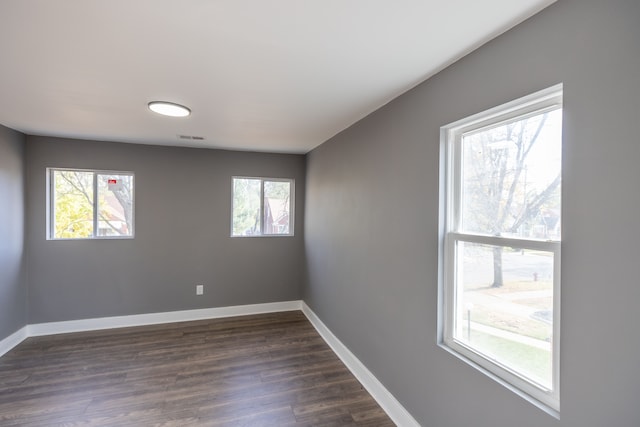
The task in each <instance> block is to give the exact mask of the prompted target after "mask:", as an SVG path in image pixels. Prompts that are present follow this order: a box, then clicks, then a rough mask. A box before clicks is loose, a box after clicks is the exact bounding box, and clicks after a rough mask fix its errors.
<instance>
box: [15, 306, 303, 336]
mask: <svg viewBox="0 0 640 427" xmlns="http://www.w3.org/2000/svg"><path fill="white" fill-rule="evenodd" d="M301 307H302V301H285V302H270V303H264V304H249V305H235V306H231V307H216V308H202V309H196V310H181V311H167V312H164V313H147V314H134V315H129V316H113V317H101V318H96V319H81V320H68V321H64V322H49V323H36V324H33V325H28V326H27V330H28V336H30V337H37V336H43V335H54V334H66V333H70V332H86V331H97V330H101V329H113V328H126V327H131V326H146V325H157V324H161V323H174V322H188V321H190V320H205V319H216V318H221V317H233V316H248V315H251V314H263V313H276V312H281V311H294V310H300V309H301Z"/></svg>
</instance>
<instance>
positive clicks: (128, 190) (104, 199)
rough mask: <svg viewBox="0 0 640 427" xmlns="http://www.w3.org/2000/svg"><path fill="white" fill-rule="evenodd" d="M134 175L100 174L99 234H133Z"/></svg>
mask: <svg viewBox="0 0 640 427" xmlns="http://www.w3.org/2000/svg"><path fill="white" fill-rule="evenodd" d="M132 232H133V176H132V175H106V174H99V175H98V232H97V235H98V236H131V235H132Z"/></svg>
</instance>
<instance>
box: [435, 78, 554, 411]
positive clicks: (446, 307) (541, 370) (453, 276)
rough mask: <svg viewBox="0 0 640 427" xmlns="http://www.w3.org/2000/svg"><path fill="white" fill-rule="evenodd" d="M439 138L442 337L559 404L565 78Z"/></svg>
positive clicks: (512, 383)
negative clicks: (441, 162)
mask: <svg viewBox="0 0 640 427" xmlns="http://www.w3.org/2000/svg"><path fill="white" fill-rule="evenodd" d="M442 141H443V148H444V150H445V159H446V161H445V163H444V164H445V168H444V170H443V174H442V176H443V178H444V182H445V189H444V194H443V197H442V198H441V200H442V202H443V203H444V212H445V220H444V224H445V233H444V242H443V246H442V255H443V256H442V264H441V266H442V269H443V275H442V277H443V282H442V284H441V291H442V292H443V302H444V304H443V306H442V308H443V310H442V313H441V320H442V321H441V326H442V329H441V343H442V345H444V346H445V347H446V348H448V349H449V350H450V351H452V352H454V353H455V354H457V355H458V356H459V357H461V358H463V359H464V360H466V361H467V362H469V363H471V364H472V365H474V366H476V367H479V368H481V369H482V370H483V371H485V372H487V373H488V374H489V375H491V376H492V377H494V378H496V379H498V380H499V381H501V382H503V383H504V384H506V385H508V386H509V387H510V388H512V389H513V390H516V391H517V392H518V393H520V394H521V395H526V396H529V398H530V397H533V398H534V400H533V401H534V403H542V407H543V408H545V409H550V410H551V412H554V411H559V405H560V404H559V381H558V378H559V372H558V371H559V345H558V344H559V331H560V317H559V314H560V299H559V295H560V234H561V233H560V226H561V221H560V218H561V215H560V207H561V204H560V201H561V200H560V199H561V198H560V195H561V191H560V187H561V164H562V162H561V155H562V87H561V86H555V87H553V88H550V89H547V90H545V91H542V92H539V93H536V94H534V95H531V96H528V97H525V98H523V99H520V100H517V101H514V102H511V103H509V104H507V105H504V106H501V107H498V108H494V109H492V110H490V111H487V112H484V113H480V114H478V115H475V116H473V117H470V118H467V119H463V120H460V121H458V122H455V123H452V124H450V125H448V126H445V127H443V128H442ZM538 406H540V405H538Z"/></svg>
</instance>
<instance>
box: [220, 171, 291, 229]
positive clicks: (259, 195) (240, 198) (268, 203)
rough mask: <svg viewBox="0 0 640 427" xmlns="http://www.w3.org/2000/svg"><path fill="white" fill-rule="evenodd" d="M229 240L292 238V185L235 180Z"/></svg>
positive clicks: (278, 181)
mask: <svg viewBox="0 0 640 427" xmlns="http://www.w3.org/2000/svg"><path fill="white" fill-rule="evenodd" d="M232 181H233V183H232V191H233V195H232V199H233V202H232V213H231V236H235V237H238V236H292V235H293V196H294V182H293V180H291V179H276V178H246V177H234V178H233V180H232Z"/></svg>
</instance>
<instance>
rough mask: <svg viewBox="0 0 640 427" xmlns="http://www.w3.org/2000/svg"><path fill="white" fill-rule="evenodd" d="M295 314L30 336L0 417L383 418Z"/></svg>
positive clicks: (1, 374)
mask: <svg viewBox="0 0 640 427" xmlns="http://www.w3.org/2000/svg"><path fill="white" fill-rule="evenodd" d="M393 425H394V424H393V422H392V421H391V420H390V419H389V418H388V417H387V415H386V414H385V413H384V412H383V411H382V409H380V407H379V406H378V405H377V404H376V402H375V401H374V400H373V399H372V398H371V396H370V395H369V394H368V393H367V392H366V390H364V389H363V388H362V386H361V385H360V383H359V382H358V381H357V380H356V379H355V378H354V377H353V375H352V374H351V373H350V372H349V371H348V370H347V368H346V367H345V366H344V365H343V364H342V362H341V361H340V360H339V359H338V358H337V357H336V355H335V354H334V353H333V352H332V351H331V349H330V348H329V347H328V346H327V344H326V343H325V342H324V341H323V340H322V338H321V337H320V336H319V335H318V333H317V332H316V331H315V329H314V328H313V326H311V324H310V323H309V321H308V320H307V319H306V318H305V317H304V315H303V314H302V313H301V312H299V311H294V312H287V313H275V314H264V315H255V316H243V317H234V318H226V319H215V320H206V321H197V322H182V323H172V324H165V325H155V326H143V327H135V328H122V329H111V330H106V331H95V332H82V333H75V334H64V335H54V336H48V337H33V338H29V339H27V340H25V341H24V342H23V343H21V344H20V345H18V346H17V347H16V348H14V349H13V350H11V351H10V352H9V353H7V354H6V355H4V356H3V357H1V358H0V426H21V427H33V426H47V427H49V426H119V427H120V426H180V427H186V426H283V427H284V426H372V427H373V426H375V427H384V426H393Z"/></svg>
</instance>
